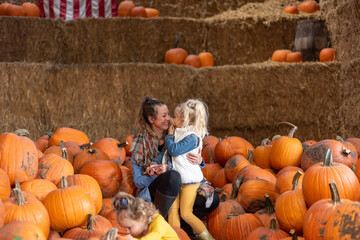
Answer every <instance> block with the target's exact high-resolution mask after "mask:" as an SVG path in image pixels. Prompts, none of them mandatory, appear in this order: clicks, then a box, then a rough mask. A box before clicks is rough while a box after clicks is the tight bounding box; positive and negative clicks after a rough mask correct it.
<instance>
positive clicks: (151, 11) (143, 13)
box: [117, 0, 160, 18]
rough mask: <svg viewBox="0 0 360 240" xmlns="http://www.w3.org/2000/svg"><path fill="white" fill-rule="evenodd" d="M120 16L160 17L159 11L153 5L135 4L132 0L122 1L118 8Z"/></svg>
mask: <svg viewBox="0 0 360 240" xmlns="http://www.w3.org/2000/svg"><path fill="white" fill-rule="evenodd" d="M117 13H118V16H119V17H142V18H153V17H158V16H159V15H160V14H159V11H158V10H157V9H155V8H151V7H143V6H135V4H134V2H133V1H131V0H125V1H122V2H121V3H120V4H119V6H118V9H117Z"/></svg>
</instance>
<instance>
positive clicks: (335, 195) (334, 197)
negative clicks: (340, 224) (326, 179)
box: [329, 181, 341, 205]
mask: <svg viewBox="0 0 360 240" xmlns="http://www.w3.org/2000/svg"><path fill="white" fill-rule="evenodd" d="M329 186H330V192H331V200H332V201H333V203H334V205H339V204H341V199H340V195H339V190H338V188H337V186H336V183H335V181H332V182H331V183H329Z"/></svg>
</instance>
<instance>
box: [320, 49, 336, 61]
mask: <svg viewBox="0 0 360 240" xmlns="http://www.w3.org/2000/svg"><path fill="white" fill-rule="evenodd" d="M335 59H336V50H335V49H334V48H323V49H321V51H320V54H319V60H320V62H332V61H335Z"/></svg>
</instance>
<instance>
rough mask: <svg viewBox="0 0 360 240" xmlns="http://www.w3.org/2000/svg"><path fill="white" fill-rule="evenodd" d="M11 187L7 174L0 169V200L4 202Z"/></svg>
mask: <svg viewBox="0 0 360 240" xmlns="http://www.w3.org/2000/svg"><path fill="white" fill-rule="evenodd" d="M10 192H11V186H10V181H9V177H8V175H7V173H6V172H5V171H4V170H2V169H1V168H0V199H2V200H4V199H6V198H8V197H9V196H10Z"/></svg>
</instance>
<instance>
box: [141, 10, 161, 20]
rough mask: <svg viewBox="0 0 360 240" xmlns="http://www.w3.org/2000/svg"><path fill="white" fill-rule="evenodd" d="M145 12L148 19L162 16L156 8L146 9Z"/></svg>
mask: <svg viewBox="0 0 360 240" xmlns="http://www.w3.org/2000/svg"><path fill="white" fill-rule="evenodd" d="M145 12H146V17H147V18H153V17H158V16H159V15H160V13H159V11H158V10H157V9H155V8H145Z"/></svg>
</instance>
